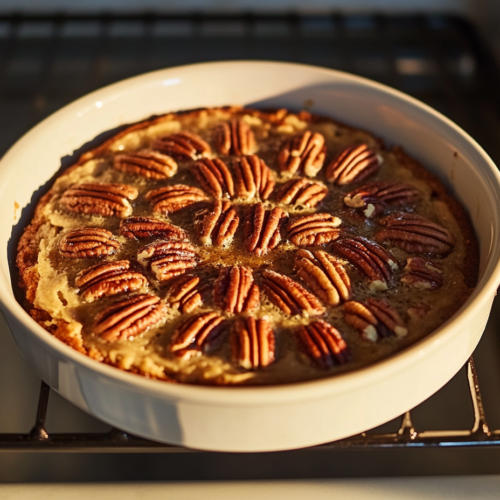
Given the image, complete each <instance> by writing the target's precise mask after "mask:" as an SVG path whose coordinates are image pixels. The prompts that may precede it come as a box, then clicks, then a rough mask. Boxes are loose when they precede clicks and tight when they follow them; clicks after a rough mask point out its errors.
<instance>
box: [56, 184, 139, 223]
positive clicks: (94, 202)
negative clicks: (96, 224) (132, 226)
mask: <svg viewBox="0 0 500 500" xmlns="http://www.w3.org/2000/svg"><path fill="white" fill-rule="evenodd" d="M137 194H138V192H137V189H135V188H134V187H132V186H127V185H126V184H111V183H104V182H102V183H101V182H86V183H83V184H76V185H74V186H72V187H70V188H69V189H67V190H66V191H65V192H64V193H63V195H62V196H61V200H60V202H61V205H62V206H63V207H64V208H65V209H66V210H70V211H71V212H76V213H79V214H85V215H103V216H104V217H111V216H116V217H122V218H123V217H128V216H129V215H130V214H131V213H132V205H131V204H130V201H129V200H135V199H136V198H137Z"/></svg>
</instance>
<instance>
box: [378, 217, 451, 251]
mask: <svg viewBox="0 0 500 500" xmlns="http://www.w3.org/2000/svg"><path fill="white" fill-rule="evenodd" d="M380 223H381V224H383V225H384V226H386V229H383V230H382V231H379V232H378V233H377V234H376V235H375V239H376V240H377V241H379V242H389V243H391V244H392V245H395V246H397V247H398V248H401V250H404V251H405V252H408V253H428V254H434V255H444V254H447V253H449V252H450V251H451V249H452V248H453V245H454V244H455V239H454V238H453V236H452V235H451V233H450V232H449V231H448V229H446V228H444V227H443V226H441V225H440V224H437V223H436V222H432V221H430V220H429V219H426V218H425V217H422V216H421V215H417V214H407V213H396V214H391V215H388V216H387V217H384V218H383V219H380Z"/></svg>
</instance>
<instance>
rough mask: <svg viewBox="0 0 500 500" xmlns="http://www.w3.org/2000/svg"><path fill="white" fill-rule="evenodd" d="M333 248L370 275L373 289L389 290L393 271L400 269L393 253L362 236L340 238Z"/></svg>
mask: <svg viewBox="0 0 500 500" xmlns="http://www.w3.org/2000/svg"><path fill="white" fill-rule="evenodd" d="M333 249H334V250H335V251H336V252H337V253H339V254H340V255H342V256H344V257H345V258H346V259H347V260H348V261H349V262H350V263H351V264H354V265H355V266H357V267H358V268H359V269H361V271H363V272H364V273H365V274H366V275H367V276H368V278H369V279H370V282H371V283H370V286H369V288H370V289H371V290H387V282H388V281H389V279H390V277H391V271H393V270H396V269H398V264H397V262H396V261H395V260H394V259H393V257H392V255H391V254H389V253H388V252H386V251H385V250H384V248H382V247H381V246H380V245H378V244H377V243H373V242H372V241H369V240H367V239H366V238H362V237H360V236H356V237H354V238H341V239H338V240H336V241H334V242H333Z"/></svg>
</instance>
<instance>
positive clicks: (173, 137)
mask: <svg viewBox="0 0 500 500" xmlns="http://www.w3.org/2000/svg"><path fill="white" fill-rule="evenodd" d="M152 147H153V149H156V150H158V151H161V152H162V153H165V154H167V155H170V156H173V157H174V158H177V159H178V160H197V159H198V158H203V157H204V156H208V155H209V154H210V153H211V152H212V148H211V147H210V145H209V144H208V143H207V142H206V141H204V140H203V139H202V138H201V137H200V136H199V135H198V134H194V133H193V132H188V131H183V132H177V133H176V134H170V135H166V136H164V137H160V138H158V139H156V140H155V141H154V142H153V146H152Z"/></svg>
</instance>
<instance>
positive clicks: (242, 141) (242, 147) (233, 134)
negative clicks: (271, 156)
mask: <svg viewBox="0 0 500 500" xmlns="http://www.w3.org/2000/svg"><path fill="white" fill-rule="evenodd" d="M213 139H214V143H215V147H216V148H217V151H218V152H219V153H221V154H223V155H238V156H240V155H249V154H251V153H252V151H253V149H254V148H255V136H254V133H253V130H252V129H251V128H250V126H249V125H248V124H247V123H246V122H244V121H243V120H231V121H230V122H229V123H228V122H224V123H221V124H220V125H217V127H215V129H214V136H213Z"/></svg>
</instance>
